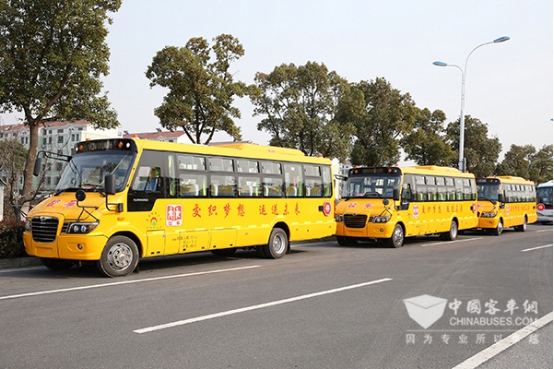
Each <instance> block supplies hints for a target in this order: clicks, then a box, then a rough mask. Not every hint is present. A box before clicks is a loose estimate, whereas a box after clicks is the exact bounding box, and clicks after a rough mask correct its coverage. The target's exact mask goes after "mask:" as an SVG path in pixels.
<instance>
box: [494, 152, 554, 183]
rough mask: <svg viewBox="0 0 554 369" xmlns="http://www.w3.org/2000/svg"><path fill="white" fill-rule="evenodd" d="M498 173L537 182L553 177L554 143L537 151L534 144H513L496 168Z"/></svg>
mask: <svg viewBox="0 0 554 369" xmlns="http://www.w3.org/2000/svg"><path fill="white" fill-rule="evenodd" d="M496 174H497V175H512V176H519V177H523V178H527V179H530V180H532V181H533V182H535V183H536V184H539V183H543V182H547V181H549V180H551V179H552V145H545V146H543V148H542V149H541V150H539V151H538V152H537V150H536V149H535V147H534V146H533V145H525V146H518V145H512V146H511V147H510V150H509V151H508V152H507V153H506V154H505V155H504V160H503V161H502V162H501V163H500V164H498V166H497V168H496Z"/></svg>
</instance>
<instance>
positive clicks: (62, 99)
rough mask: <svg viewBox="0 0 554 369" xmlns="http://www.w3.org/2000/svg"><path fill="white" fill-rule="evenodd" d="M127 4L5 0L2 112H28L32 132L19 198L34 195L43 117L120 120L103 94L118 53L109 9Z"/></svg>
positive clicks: (0, 29) (0, 17)
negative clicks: (110, 39)
mask: <svg viewBox="0 0 554 369" xmlns="http://www.w3.org/2000/svg"><path fill="white" fill-rule="evenodd" d="M120 6H121V0H80V1H63V0H48V1H45V0H41V1H27V0H0V55H1V57H0V112H4V113H5V112H14V111H15V112H22V113H23V115H24V123H25V125H26V126H28V127H29V132H30V135H29V136H30V141H29V152H28V155H27V158H26V161H25V170H24V175H23V176H24V181H23V194H22V196H21V197H20V198H19V199H18V203H19V204H22V203H24V202H26V201H29V200H30V198H32V196H33V195H34V193H33V192H34V191H33V189H32V184H33V177H32V172H33V165H34V161H35V159H36V155H37V147H38V130H39V126H40V124H41V123H43V122H45V121H52V120H67V121H72V120H77V119H87V120H89V121H90V122H91V123H92V124H93V125H94V126H95V127H97V128H113V127H117V126H118V125H119V123H118V121H117V114H116V112H115V111H114V110H112V109H110V104H109V102H108V99H107V95H106V94H104V95H102V96H99V94H100V93H101V90H102V87H103V84H102V82H101V80H100V78H101V76H105V75H107V74H108V60H109V56H110V53H109V48H108V46H107V45H106V43H105V39H106V36H107V34H108V31H107V29H106V23H111V19H110V18H109V17H108V16H107V14H108V12H116V11H117V10H118V9H119V7H120Z"/></svg>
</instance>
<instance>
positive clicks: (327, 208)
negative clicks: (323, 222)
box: [323, 201, 332, 216]
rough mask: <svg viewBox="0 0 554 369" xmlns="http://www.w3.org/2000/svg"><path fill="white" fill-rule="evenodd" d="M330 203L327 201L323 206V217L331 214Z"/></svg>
mask: <svg viewBox="0 0 554 369" xmlns="http://www.w3.org/2000/svg"><path fill="white" fill-rule="evenodd" d="M331 210H332V208H331V203H330V202H329V201H325V204H323V214H325V216H329V214H331Z"/></svg>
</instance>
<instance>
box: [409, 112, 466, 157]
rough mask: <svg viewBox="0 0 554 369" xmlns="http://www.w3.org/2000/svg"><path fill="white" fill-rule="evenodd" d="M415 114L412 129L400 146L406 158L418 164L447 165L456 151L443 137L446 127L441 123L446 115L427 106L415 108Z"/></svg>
mask: <svg viewBox="0 0 554 369" xmlns="http://www.w3.org/2000/svg"><path fill="white" fill-rule="evenodd" d="M416 111H417V115H416V118H415V121H414V128H413V131H412V132H410V133H408V134H407V135H405V136H404V137H403V138H402V140H401V144H402V148H403V149H404V152H405V153H406V154H407V156H406V159H407V160H413V161H415V162H416V163H417V164H418V165H442V166H448V165H450V164H451V163H452V161H453V160H455V157H456V153H455V152H454V151H453V150H452V147H451V146H450V145H448V143H447V142H446V139H445V137H444V136H445V133H446V129H445V128H444V126H443V124H444V122H445V121H446V115H445V114H444V112H443V111H442V110H435V111H434V112H432V113H431V111H430V110H429V109H427V108H425V109H423V110H421V109H419V108H416Z"/></svg>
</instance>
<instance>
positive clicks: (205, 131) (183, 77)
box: [146, 34, 253, 144]
mask: <svg viewBox="0 0 554 369" xmlns="http://www.w3.org/2000/svg"><path fill="white" fill-rule="evenodd" d="M214 41H215V43H214V45H213V46H212V47H211V48H210V47H209V45H208V42H207V41H206V40H205V39H203V38H201V37H197V38H191V39H190V40H189V41H188V42H187V44H186V46H185V47H181V48H178V47H175V46H168V47H165V48H163V49H162V50H161V51H158V52H157V53H156V56H154V58H153V59H152V64H151V65H150V66H149V67H148V70H147V71H146V77H147V78H148V79H150V80H151V82H150V87H154V86H161V87H166V88H168V89H169V93H168V94H167V95H166V96H165V97H164V102H163V103H162V105H161V106H159V107H158V108H156V109H155V111H154V114H155V115H156V116H157V117H158V118H160V124H161V125H162V127H164V128H166V129H169V130H171V131H173V130H175V129H183V130H184V131H185V134H186V135H187V137H188V138H189V140H190V141H191V142H193V143H202V135H207V138H206V140H205V141H204V142H203V143H204V144H207V143H209V142H210V141H211V140H212V138H213V135H214V133H215V132H217V131H223V132H226V133H227V134H229V135H230V136H231V137H232V138H233V139H234V140H240V139H241V134H240V128H239V127H237V126H236V125H235V123H234V121H233V118H240V116H241V115H240V111H239V110H238V109H237V108H235V107H233V106H232V103H233V100H234V97H235V96H237V97H243V96H245V95H248V94H250V93H252V91H253V90H252V89H253V87H252V86H247V85H245V84H244V83H243V82H234V80H233V74H231V73H230V67H231V63H232V62H233V61H235V60H237V59H239V58H240V57H241V56H243V55H244V48H243V47H242V45H241V44H240V42H239V40H238V39H236V38H234V37H233V36H231V35H226V34H222V35H219V36H217V37H216V38H215V39H214ZM210 53H213V56H215V60H214V61H213V62H212V63H210V59H211V56H210Z"/></svg>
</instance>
